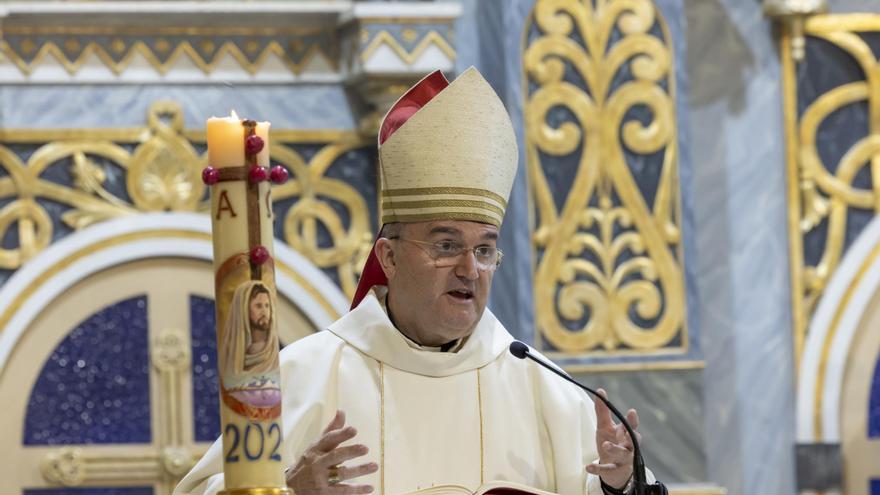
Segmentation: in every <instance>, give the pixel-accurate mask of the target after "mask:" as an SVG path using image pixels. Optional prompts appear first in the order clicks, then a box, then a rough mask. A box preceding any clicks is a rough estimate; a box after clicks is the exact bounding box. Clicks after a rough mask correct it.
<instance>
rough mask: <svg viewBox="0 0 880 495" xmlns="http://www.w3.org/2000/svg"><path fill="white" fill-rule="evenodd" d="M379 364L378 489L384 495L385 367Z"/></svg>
mask: <svg viewBox="0 0 880 495" xmlns="http://www.w3.org/2000/svg"><path fill="white" fill-rule="evenodd" d="M376 362H377V363H379V487H380V488H381V491H380V492H379V493H380V494H381V495H385V366H384V365H383V364H382V361H379V360H376Z"/></svg>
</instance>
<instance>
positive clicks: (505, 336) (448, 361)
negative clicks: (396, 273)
mask: <svg viewBox="0 0 880 495" xmlns="http://www.w3.org/2000/svg"><path fill="white" fill-rule="evenodd" d="M387 290H388V289H387V288H386V287H384V286H376V287H374V288H373V289H372V290H371V291H370V293H369V294H368V295H367V296H366V297H365V298H364V299H363V301H361V303H360V304H359V305H358V307H357V308H355V309H353V310H351V311H350V312H349V313H348V314H346V315H345V316H343V317H342V318H340V319H339V320H338V321H336V322H335V323H333V324H332V325H330V327H329V328H328V330H329V331H331V332H333V333H334V334H336V335H337V336H338V337H339V338H341V339H342V340H344V341H346V342H348V343H349V344H350V345H352V346H353V347H355V348H356V349H358V350H359V351H361V352H363V353H364V354H366V355H368V356H370V357H372V358H373V359H376V360H377V361H381V362H383V363H385V364H387V365H389V366H392V367H394V368H397V369H400V370H403V371H406V372H409V373H415V374H420V375H425V376H435V377H440V376H450V375H455V374H458V373H462V372H464V371H469V370H473V369H477V368H482V367H483V366H486V365H487V364H489V363H490V362H492V361H494V360H495V359H496V358H497V357H498V356H499V355H501V354H502V353H504V352H506V351H507V347H508V346H509V345H510V343H511V342H512V341H513V337H512V336H511V335H510V333H508V332H507V330H505V329H504V327H503V326H502V325H501V323H500V322H499V321H498V319H496V318H495V315H493V314H492V312H491V311H489V310H488V309H486V310H485V311H484V312H483V316H482V318H480V321H479V322H477V327H476V328H475V329H474V332H473V333H472V334H471V336H470V337H469V338H468V339H467V340H466V341H465V342H464V344H463V345H462V346H461V348H460V349H459V350H458V352H432V351H430V350H425V349H421V348H420V346H418V344H415V343H414V342H413V344H415V345H416V347H413V346H412V345H410V344H409V343H408V342H407V341H408V340H409V339H407V338H406V336H404V335H403V334H402V333H400V331H399V330H397V328H395V327H394V325H393V324H392V323H391V320H390V319H389V318H388V315H387V314H386V313H385V310H384V308H383V305H382V303H381V302H380V301H382V300H384V299H385V295H386V293H387Z"/></svg>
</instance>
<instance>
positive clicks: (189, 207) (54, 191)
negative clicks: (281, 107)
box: [0, 101, 373, 294]
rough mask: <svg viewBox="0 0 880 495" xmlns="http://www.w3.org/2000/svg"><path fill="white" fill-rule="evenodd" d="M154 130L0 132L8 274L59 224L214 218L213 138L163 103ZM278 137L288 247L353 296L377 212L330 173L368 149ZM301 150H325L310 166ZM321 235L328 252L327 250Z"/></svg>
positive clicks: (0, 221) (320, 134) (275, 149)
mask: <svg viewBox="0 0 880 495" xmlns="http://www.w3.org/2000/svg"><path fill="white" fill-rule="evenodd" d="M147 121H148V125H147V126H146V127H143V128H134V129H85V130H45V131H43V130H15V129H6V130H0V138H2V139H0V141H2V142H3V143H4V144H3V145H0V205H3V206H2V207H0V238H8V231H9V229H16V232H15V234H17V237H16V238H17V245H15V246H14V247H9V246H8V245H7V246H4V247H2V248H0V268H3V269H7V270H9V269H11V270H15V269H17V268H19V267H20V266H21V264H22V263H24V262H25V261H26V260H28V259H30V258H32V257H34V256H35V255H37V254H38V253H39V252H40V251H42V250H43V249H45V248H46V247H47V246H48V245H49V244H50V243H51V242H52V240H53V238H54V237H57V234H58V233H56V232H55V230H56V229H57V227H56V226H55V225H53V216H54V217H58V218H57V219H58V220H60V222H61V223H63V225H64V226H66V227H69V228H71V229H75V230H76V229H81V228H84V227H87V226H89V225H93V224H95V223H97V222H101V221H103V220H107V219H111V218H117V217H121V216H124V215H134V214H138V213H141V212H162V211H186V212H200V213H206V214H207V212H208V211H209V209H210V205H209V203H208V201H207V194H206V189H205V185H204V183H203V181H202V176H201V172H202V170H203V169H204V168H205V167H206V166H207V165H208V163H207V153H206V152H203V151H200V149H197V148H200V147H203V143H204V141H205V136H204V131H189V130H186V129H184V127H183V116H182V113H181V110H180V107H179V105H178V104H177V103H174V102H167V101H163V102H157V103H154V104H153V105H152V106H151V108H150V110H149V113H148V118H147ZM273 135H274V136H276V137H275V138H274V139H273V140H272V144H271V156H272V160H273V162H274V163H279V164H282V165H284V166H285V167H286V168H287V169H288V170H289V171H290V176H291V180H289V181H287V182H286V183H285V184H283V185H280V186H275V187H273V190H272V200H273V204H278V203H279V202H284V201H288V202H289V200H291V199H294V201H293V204H292V206H291V207H290V208H289V209H287V211H286V212H285V213H284V216H283V218H281V221H280V232H281V235H280V236H279V237H281V238H282V240H284V241H285V242H286V243H287V244H289V245H290V246H291V247H293V248H294V249H296V250H297V251H299V252H300V253H301V254H303V255H304V256H306V257H307V258H308V259H309V260H311V261H312V262H313V263H314V264H315V265H317V266H318V267H320V268H323V269H325V270H332V271H335V272H336V276H337V277H336V278H337V279H338V280H339V283H340V285H341V287H342V289H343V291H344V292H346V293H348V294H353V292H354V289H355V286H356V281H357V276H358V270H360V267H361V266H363V259H364V258H365V257H366V254H367V253H368V252H369V249H370V246H371V241H372V233H373V229H372V227H371V221H370V213H369V212H370V208H368V206H367V200H366V199H365V198H364V197H363V196H362V195H361V193H359V192H358V190H357V189H355V187H353V185H352V184H349V183H347V182H345V181H342V180H339V179H335V178H331V177H328V176H326V173H327V171H328V169H330V168H331V167H332V166H333V165H334V163H335V162H336V161H337V160H338V159H340V158H341V157H343V156H344V155H345V154H346V153H349V152H352V151H356V150H358V149H360V148H363V147H365V146H368V145H369V142H368V141H367V140H365V139H364V138H362V137H361V136H359V135H358V134H356V133H354V132H342V131H284V130H279V131H274V132H273ZM296 143H309V144H315V145H318V146H319V149H318V151H317V153H315V154H314V156H312V157H311V159H309V160H306V159H304V158H303V156H302V155H301V154H300V153H299V152H298V151H297V149H296V147H295V146H293V145H294V144H296ZM22 146H25V147H35V149H34V150H33V152H32V153H30V154H29V155H28V156H25V155H24V154H21V153H20V152H16V151H15V150H16V149H20V147H22ZM59 177H61V178H62V179H59ZM63 177H69V179H68V180H64V179H63ZM47 205H60V208H61V209H62V211H63V212H62V213H60V214H59V213H58V209H55V208H53V209H52V210H51V211H52V213H50V210H49V209H47ZM319 229H322V230H323V231H324V232H326V233H327V235H328V236H329V239H330V244H329V245H327V243H326V242H324V243H323V244H322V243H321V240H320V239H319V235H318V231H319ZM276 235H277V231H276ZM53 236H54V237H53Z"/></svg>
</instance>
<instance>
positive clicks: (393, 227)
mask: <svg viewBox="0 0 880 495" xmlns="http://www.w3.org/2000/svg"><path fill="white" fill-rule="evenodd" d="M402 231H403V223H401V222H391V223H386V224H385V225H383V226H382V230H380V231H379V237H382V238H384V239H397V238H398V237H400V234H401V232H402Z"/></svg>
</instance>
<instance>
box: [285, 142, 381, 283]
mask: <svg viewBox="0 0 880 495" xmlns="http://www.w3.org/2000/svg"><path fill="white" fill-rule="evenodd" d="M363 145H364V142H363V141H362V140H361V138H359V137H354V136H353V137H352V139H348V140H344V141H342V142H338V143H332V144H328V145H327V146H325V147H324V148H323V149H321V151H319V152H318V153H317V154H316V155H315V156H314V157H313V158H312V160H311V162H310V163H308V164H306V163H305V162H304V161H303V159H302V157H301V156H300V155H299V154H298V153H297V152H296V151H295V150H294V149H293V148H290V147H288V146H282V145H275V144H273V145H272V156H273V157H274V158H275V159H277V160H279V161H280V162H282V163H284V164H285V165H287V166H288V167H289V169H290V172H291V180H289V181H288V182H287V183H285V184H283V185H281V186H278V187H276V188H275V189H273V191H272V198H273V200H274V201H276V202H277V201H283V200H285V199H287V198H290V197H297V198H298V199H297V201H296V203H295V204H294V205H293V206H292V207H291V208H290V209H289V210H288V211H287V213H286V215H285V216H284V218H283V219H282V222H283V223H282V225H283V233H284V240H285V242H287V243H288V244H289V245H290V246H291V247H292V248H294V249H296V250H297V251H299V252H300V253H302V254H304V255H305V256H306V257H308V258H309V260H311V261H312V262H313V263H315V264H316V265H318V266H319V267H321V268H328V267H336V269H337V273H338V275H339V282H340V285H341V286H342V290H343V291H344V292H345V293H346V294H348V295H354V292H355V290H356V289H357V275H359V273H360V269H361V267H363V264H364V262H365V261H366V258H367V255H368V254H369V253H370V248H371V246H372V236H373V232H372V229H371V227H370V216H369V211H370V210H369V208H368V207H367V203H366V201H365V200H364V198H363V196H361V195H360V194H359V193H358V192H357V190H356V189H355V188H354V187H352V186H351V185H350V184H347V183H345V182H343V181H341V180H338V179H332V178H329V177H326V176H325V175H324V174H325V173H326V172H327V169H328V168H329V167H330V166H331V165H332V164H333V163H334V162H335V161H336V160H337V159H338V158H339V157H340V156H342V155H343V154H344V153H346V152H349V151H351V150H353V149H356V148H360V147H362V146H363ZM327 200H332V201H335V202H337V203H338V204H341V205H343V206H344V207H345V209H346V211H347V212H348V213H349V218H350V222H349V226H348V228H346V227H345V225H344V224H343V221H342V219H341V218H340V217H339V215H338V214H337V213H336V211H335V210H334V209H333V207H332V206H331V205H330V203H328V202H327ZM319 225H321V226H323V227H324V229H325V230H326V231H327V232H328V233H329V235H330V238H331V240H332V247H321V246H320V245H319V242H318V226H319Z"/></svg>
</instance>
